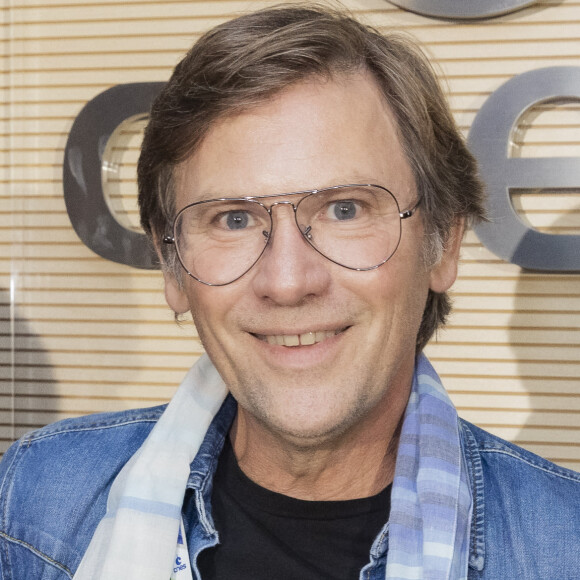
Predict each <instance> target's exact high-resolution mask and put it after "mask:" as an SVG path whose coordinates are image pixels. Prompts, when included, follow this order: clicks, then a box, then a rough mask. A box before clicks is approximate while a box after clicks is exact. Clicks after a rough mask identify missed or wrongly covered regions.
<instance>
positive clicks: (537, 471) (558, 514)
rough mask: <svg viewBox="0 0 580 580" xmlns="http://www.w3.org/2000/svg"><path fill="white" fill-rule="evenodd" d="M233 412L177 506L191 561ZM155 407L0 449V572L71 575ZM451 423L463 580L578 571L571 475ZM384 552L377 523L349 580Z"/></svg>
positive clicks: (70, 425)
mask: <svg viewBox="0 0 580 580" xmlns="http://www.w3.org/2000/svg"><path fill="white" fill-rule="evenodd" d="M235 411H236V405H235V402H234V401H233V399H231V398H228V399H227V400H226V402H225V403H224V406H223V407H222V409H221V411H220V412H219V414H218V415H217V416H216V418H215V420H214V422H213V423H212V425H211V427H210V429H209V431H208V433H207V435H206V438H205V441H204V443H203V445H202V447H201V449H200V451H199V453H198V455H197V457H196V459H195V460H194V461H193V463H192V465H191V474H190V477H189V481H188V489H187V491H186V496H185V500H184V507H183V513H184V521H185V525H186V535H187V538H188V545H189V551H190V556H191V559H192V561H193V562H195V559H196V556H197V554H199V552H201V550H203V549H204V548H206V547H208V546H212V545H214V544H216V543H217V542H218V541H219V537H218V533H217V532H216V530H215V529H214V527H213V522H212V519H211V505H210V499H211V492H212V477H213V473H214V471H215V468H216V465H217V459H218V455H219V452H220V450H221V448H222V444H223V441H224V438H225V436H226V434H227V432H228V429H229V426H230V424H231V421H232V419H233V417H234V414H235ZM162 412H163V407H155V408H152V409H142V410H132V411H126V412H122V413H111V414H103V415H92V416H88V417H81V418H79V419H69V420H65V421H61V422H59V423H56V424H54V425H49V426H48V427H45V428H43V429H40V430H38V431H35V432H33V433H31V434H29V435H26V436H25V437H23V438H22V439H21V440H20V441H19V442H17V443H15V444H14V445H13V446H12V447H11V448H10V450H9V451H8V452H7V454H6V455H5V457H4V459H3V461H2V463H1V464H0V580H36V579H42V580H64V579H70V578H72V576H73V574H74V571H75V570H76V568H77V566H78V565H79V562H80V560H81V558H82V555H83V553H84V551H85V549H86V548H87V546H88V544H89V541H90V539H91V536H92V534H93V531H94V529H95V528H96V526H97V523H98V522H99V520H100V519H101V517H102V516H103V514H104V513H105V505H106V499H107V494H108V491H109V488H110V485H111V483H112V481H113V480H114V478H115V476H116V475H117V473H118V472H119V470H120V469H121V467H122V466H123V465H124V464H125V462H126V461H127V460H128V459H129V458H130V457H131V455H132V454H133V453H134V452H135V451H136V450H137V449H138V448H139V446H140V445H141V443H142V442H143V440H144V439H145V437H146V436H147V435H148V433H149V432H150V430H151V429H152V427H153V425H154V424H155V422H156V421H157V419H158V418H159V416H160V415H161V413H162ZM460 428H461V433H462V448H463V452H464V456H465V461H466V464H467V467H468V471H469V477H470V484H471V487H472V494H473V498H474V511H473V521H472V532H471V547H470V558H469V566H470V569H469V578H470V579H472V580H500V579H501V580H511V579H513V580H516V579H517V580H532V579H543V580H552V579H557V580H573V579H574V580H577V579H578V578H580V549H579V547H578V546H579V545H580V474H577V473H574V472H572V471H569V470H566V469H563V468H560V467H557V466H556V465H553V464H552V463H550V462H548V461H545V460H544V459H541V458H539V457H537V456H536V455H534V454H532V453H529V452H527V451H524V450H523V449H520V448H519V447H517V446H515V445H512V444H510V443H507V442H505V441H502V440H500V439H498V438H497V437H494V436H492V435H490V434H489V433H486V432H485V431H482V430H481V429H479V428H477V427H475V426H473V425H470V424H469V423H466V422H464V421H460ZM387 549H388V523H386V524H385V527H384V528H383V530H382V532H381V534H380V535H379V537H378V538H377V539H376V540H375V542H374V544H373V546H372V548H371V553H370V561H369V564H368V565H367V566H365V567H364V568H363V570H362V571H361V574H360V578H361V579H365V580H379V579H381V580H382V579H384V575H385V563H386V553H387ZM160 580H163V579H160Z"/></svg>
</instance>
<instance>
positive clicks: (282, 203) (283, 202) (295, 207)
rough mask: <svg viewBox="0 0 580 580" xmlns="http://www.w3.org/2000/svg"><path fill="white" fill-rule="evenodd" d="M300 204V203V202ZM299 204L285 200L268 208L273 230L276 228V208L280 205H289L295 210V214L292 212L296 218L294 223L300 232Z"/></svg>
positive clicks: (276, 202)
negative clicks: (297, 219)
mask: <svg viewBox="0 0 580 580" xmlns="http://www.w3.org/2000/svg"><path fill="white" fill-rule="evenodd" d="M298 203H300V202H298ZM298 203H294V202H292V201H289V200H287V199H283V200H280V201H275V202H274V203H272V204H271V205H270V206H269V207H268V208H266V209H267V210H268V213H269V214H270V223H271V224H272V225H271V227H272V229H274V227H275V226H274V208H275V207H277V206H279V205H289V206H290V207H291V208H292V210H293V212H292V215H293V217H294V219H293V221H294V223H295V225H296V227H297V228H298V230H300V228H299V227H298V222H297V221H296V211H297V210H298ZM301 233H302V232H301Z"/></svg>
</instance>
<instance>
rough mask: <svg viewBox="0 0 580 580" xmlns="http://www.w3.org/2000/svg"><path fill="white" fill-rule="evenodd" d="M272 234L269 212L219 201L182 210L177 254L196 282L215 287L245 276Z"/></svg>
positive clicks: (177, 222)
mask: <svg viewBox="0 0 580 580" xmlns="http://www.w3.org/2000/svg"><path fill="white" fill-rule="evenodd" d="M270 230H271V220H270V216H269V214H268V212H267V210H266V209H265V208H264V207H263V206H262V205H261V204H259V203H257V202H253V201H247V200H225V201H224V200H215V201H208V202H204V203H199V204H196V205H193V206H190V207H187V208H185V209H184V210H182V211H181V212H180V213H179V214H178V216H177V218H176V220H175V241H176V247H177V254H178V256H179V260H180V261H181V263H182V264H183V267H184V268H185V269H186V270H187V272H188V273H189V274H190V275H192V276H193V277H194V278H196V279H197V280H199V281H200V282H204V283H205V284H211V285H215V286H219V285H223V284H229V283H230V282H233V281H234V280H236V279H238V278H239V277H240V276H242V275H243V274H245V273H246V272H247V271H248V270H249V269H250V268H251V267H252V266H253V265H254V264H255V263H256V261H257V260H258V258H259V257H260V256H261V255H262V252H263V251H264V248H265V247H266V243H267V241H268V237H269V235H270Z"/></svg>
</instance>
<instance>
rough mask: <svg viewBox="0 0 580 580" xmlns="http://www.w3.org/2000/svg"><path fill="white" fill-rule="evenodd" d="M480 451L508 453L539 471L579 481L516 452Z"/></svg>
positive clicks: (485, 450)
mask: <svg viewBox="0 0 580 580" xmlns="http://www.w3.org/2000/svg"><path fill="white" fill-rule="evenodd" d="M480 453H499V454H501V455H508V456H509V457H513V458H514V459H518V460H519V461H523V462H524V463H526V464H528V465H529V466H530V467H533V468H534V469H539V470H540V471H544V472H545V473H548V474H550V475H554V476H556V477H561V478H562V479H567V480H568V481H573V482H574V483H580V480H579V479H576V478H574V477H570V476H569V475H566V474H565V473H559V472H558V471H555V470H553V469H547V468H546V467H542V466H541V465H538V464H537V463H533V462H531V461H529V460H528V459H526V458H524V457H522V456H521V455H518V454H516V453H510V452H509V451H505V450H504V449H480Z"/></svg>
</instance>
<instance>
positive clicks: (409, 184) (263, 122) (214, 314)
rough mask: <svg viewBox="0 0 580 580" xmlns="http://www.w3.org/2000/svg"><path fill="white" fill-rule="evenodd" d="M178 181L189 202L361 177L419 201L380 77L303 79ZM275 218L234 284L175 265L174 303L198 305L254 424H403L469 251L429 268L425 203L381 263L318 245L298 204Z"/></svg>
mask: <svg viewBox="0 0 580 580" xmlns="http://www.w3.org/2000/svg"><path fill="white" fill-rule="evenodd" d="M176 182H177V188H176V189H177V200H176V201H177V208H178V209H181V208H182V207H184V206H185V205H187V204H190V203H192V202H195V201H199V200H202V199H212V198H218V197H234V196H248V195H253V196H260V195H268V194H274V193H284V192H293V191H300V190H307V189H314V188H321V187H325V186H331V185H339V184H348V183H377V184H379V185H383V186H385V187H386V188H388V189H389V190H390V191H392V192H393V193H394V195H395V196H396V198H397V200H398V202H399V206H400V207H401V209H407V208H410V207H412V206H413V205H414V204H415V202H416V190H415V184H414V180H413V177H412V174H411V170H410V168H409V165H408V163H407V161H406V159H405V157H404V155H403V151H402V149H401V145H400V143H399V138H398V136H397V130H396V125H395V121H394V119H393V116H392V114H391V112H390V110H389V108H388V106H387V105H386V104H385V102H384V100H383V98H382V96H381V95H380V93H379V91H378V89H377V87H376V86H375V84H374V82H373V81H372V80H371V78H370V76H368V75H366V74H358V75H350V76H343V77H338V78H336V79H334V80H331V81H324V80H320V79H317V78H315V79H311V80H308V81H306V82H301V83H299V84H296V85H294V86H292V87H291V88H289V89H287V90H285V91H284V92H282V93H281V94H279V95H277V96H276V97H275V98H273V99H272V100H269V101H267V102H265V103H263V104H261V105H259V106H257V107H255V108H254V109H252V110H249V111H248V112H244V113H242V114H239V115H236V116H232V117H228V118H225V119H223V120H221V121H219V122H217V123H216V124H215V125H214V126H213V128H212V129H211V130H210V132H209V134H208V135H207V137H206V138H205V140H204V141H203V142H202V144H201V146H200V147H199V148H198V150H197V151H196V152H195V154H194V155H193V156H192V157H191V158H190V159H189V160H187V161H186V162H185V163H184V164H183V165H182V166H181V167H180V168H179V170H178V172H177V179H176ZM282 199H284V198H282ZM289 199H290V200H291V201H293V202H296V201H297V200H295V199H293V198H289ZM266 201H268V200H266ZM273 216H274V229H273V233H272V237H271V239H270V242H269V245H268V247H267V249H266V251H265V252H264V254H263V255H262V257H261V258H260V260H259V261H258V263H257V264H256V265H255V266H254V267H253V268H252V269H251V270H250V271H249V272H248V273H247V274H245V275H244V276H243V277H242V278H240V279H239V280H237V281H236V282H233V283H232V284H230V285H227V286H221V287H209V286H205V285H203V284H200V283H198V282H197V281H195V280H193V279H191V278H190V277H188V276H186V275H185V274H184V276H183V279H184V287H183V288H182V289H181V290H180V289H179V288H178V287H177V285H176V283H175V280H174V279H173V278H171V276H169V275H167V276H166V296H167V299H168V302H169V304H170V306H172V307H173V309H174V310H175V311H177V312H183V311H186V310H188V309H190V310H191V312H192V315H193V318H194V321H195V324H196V326H197V329H198V332H199V335H200V337H201V340H202V342H203V344H204V346H205V348H206V350H207V352H208V354H209V355H210V357H211V359H212V361H213V362H214V364H215V366H216V367H217V369H218V370H219V372H220V374H221V375H222V377H223V379H224V380H225V382H226V384H227V385H228V387H229V388H230V391H231V393H232V394H233V395H234V397H235V398H236V399H237V401H238V403H239V413H240V418H243V421H244V424H245V425H246V426H248V427H251V426H252V425H254V426H257V427H259V428H260V429H261V430H262V431H264V429H265V430H266V432H269V433H270V434H272V435H275V436H276V437H282V438H285V439H287V440H292V441H294V442H299V443H300V444H304V445H308V444H309V442H316V443H317V444H321V443H323V442H329V441H332V440H334V439H336V438H338V437H340V436H341V435H343V434H345V433H347V432H348V431H349V430H350V429H353V428H355V426H365V423H368V424H369V425H371V424H372V423H373V421H375V422H376V421H378V420H381V418H382V420H383V421H384V417H388V416H389V414H391V415H393V416H394V417H395V419H394V420H398V418H399V417H400V414H401V413H402V410H403V409H404V406H405V404H406V401H407V397H408V393H409V388H410V384H411V378H412V373H413V367H414V358H415V338H416V335H417V330H418V327H419V324H420V321H421V316H422V312H423V308H424V305H425V300H426V296H427V292H428V289H429V287H432V288H433V289H434V290H435V291H443V290H445V289H446V288H447V287H448V286H449V285H450V284H451V283H452V281H453V279H454V275H455V258H456V256H452V258H450V259H444V260H443V261H442V262H441V264H440V265H439V266H437V267H436V268H435V269H433V270H431V271H429V270H428V269H427V268H426V267H425V265H424V264H423V260H422V253H421V252H422V236H423V228H422V223H421V217H420V210H419V212H418V213H417V214H416V215H415V216H414V217H412V218H410V219H407V220H404V221H403V222H402V230H403V231H402V237H401V243H400V245H399V248H398V250H397V251H396V253H395V254H394V256H393V257H392V258H391V259H390V260H389V261H388V262H387V263H386V264H384V265H383V266H382V267H380V268H378V269H376V270H371V271H367V272H357V271H352V270H348V269H346V268H343V267H341V266H338V265H336V264H333V263H331V262H330V261H328V260H326V259H325V258H324V257H322V256H321V255H319V254H318V253H317V252H315V251H314V250H313V249H312V248H311V247H310V246H309V245H308V243H307V242H306V241H305V240H304V239H303V238H302V237H301V235H300V232H299V231H298V229H297V227H296V224H295V222H294V218H293V215H292V209H291V207H290V206H288V205H279V206H277V207H276V208H275V209H274V210H273ZM300 337H301V338H300ZM312 339H314V340H316V342H315V343H314V344H306V343H309V342H312ZM301 341H303V342H304V344H301ZM275 342H282V343H285V344H286V345H291V344H298V346H286V345H284V344H273V343H275Z"/></svg>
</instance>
